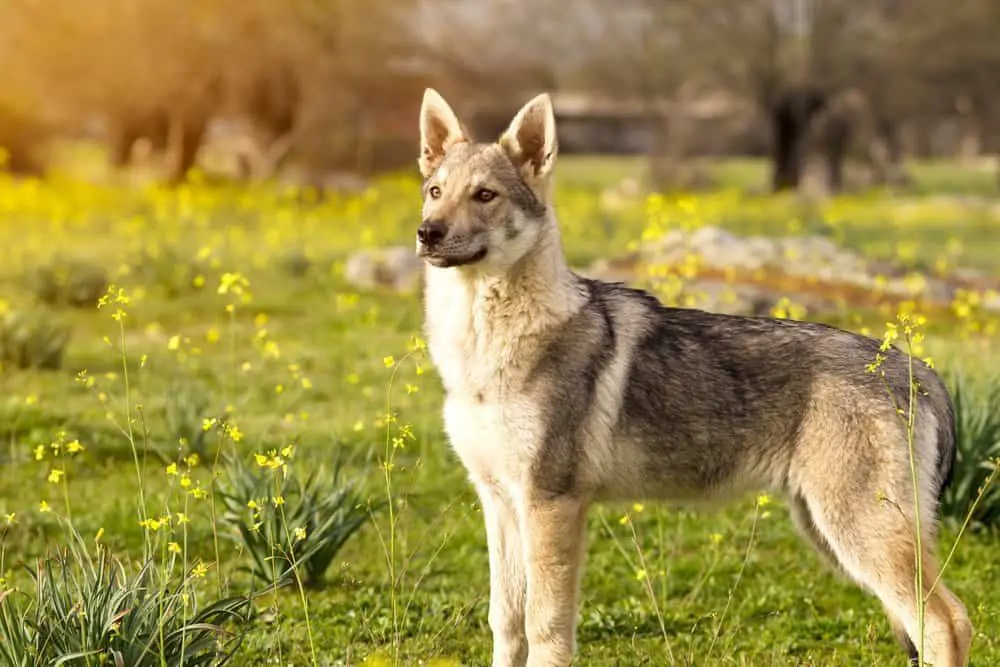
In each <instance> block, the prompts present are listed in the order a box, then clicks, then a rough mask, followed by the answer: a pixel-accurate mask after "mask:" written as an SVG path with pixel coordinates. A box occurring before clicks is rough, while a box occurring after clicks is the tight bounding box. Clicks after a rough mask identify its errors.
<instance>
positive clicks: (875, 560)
mask: <svg viewBox="0 0 1000 667" xmlns="http://www.w3.org/2000/svg"><path fill="white" fill-rule="evenodd" d="M854 472H857V471H854ZM867 474H868V473H859V474H857V475H853V474H852V471H849V470H835V471H830V473H829V476H828V477H827V478H826V480H825V481H823V482H820V483H817V484H816V485H815V488H811V489H810V488H803V489H801V494H802V497H803V498H804V503H805V506H806V508H807V509H808V511H809V516H810V517H811V519H812V525H813V526H814V527H815V529H816V531H817V532H818V533H819V535H821V536H822V537H823V538H824V540H825V542H826V544H827V545H828V546H829V551H830V553H832V554H833V555H834V556H835V558H836V560H837V562H838V563H839V564H840V566H841V567H842V568H843V569H844V571H845V572H847V573H848V574H849V575H850V576H851V577H852V578H853V579H854V580H855V581H857V582H858V583H859V584H861V585H862V586H863V587H865V588H867V589H868V590H870V591H871V592H873V593H874V594H875V595H876V596H878V598H879V599H880V600H881V601H882V604H883V605H884V606H885V608H886V611H887V612H888V615H889V618H890V621H891V623H892V625H893V627H894V629H896V631H897V632H900V630H902V631H904V632H905V635H906V637H907V638H908V639H909V644H906V643H905V642H904V646H905V647H906V648H907V651H908V653H909V654H910V657H911V659H912V657H913V654H914V653H915V652H916V651H917V650H919V648H920V647H921V646H922V647H923V650H924V658H923V659H924V661H925V662H929V663H930V664H933V665H934V666H935V667H963V666H964V665H965V662H966V660H967V657H968V650H969V644H970V643H971V640H972V626H971V624H970V622H969V618H968V615H967V613H966V611H965V608H964V606H963V605H962V603H961V602H959V601H958V598H956V597H955V596H954V594H952V593H951V591H949V590H948V589H947V588H945V586H944V584H943V583H942V582H940V581H937V573H938V569H937V567H936V564H935V561H934V556H933V553H932V551H931V545H930V544H929V543H927V542H926V541H923V543H922V544H921V549H920V550H921V563H920V567H921V568H922V575H923V577H922V579H923V590H922V592H921V596H922V597H923V598H924V600H925V603H924V614H923V619H922V628H921V619H920V612H919V609H918V598H917V593H916V587H915V581H916V573H917V567H918V565H917V561H916V557H915V554H916V553H917V550H916V536H915V533H914V528H913V521H912V519H911V518H910V516H911V515H912V512H910V511H908V509H909V508H908V507H906V504H905V502H900V501H888V502H887V501H879V500H877V499H876V495H877V491H876V490H875V489H871V490H870V493H861V494H859V493H857V489H856V488H851V487H852V486H853V485H854V484H857V483H859V482H861V483H862V484H863V481H862V480H864V479H865V475H867ZM834 480H836V481H834ZM837 486H839V487H840V488H833V487H837ZM824 487H825V488H824ZM849 488H851V491H850V492H847V491H846V489H849ZM901 497H902V496H901ZM924 509H925V511H926V512H928V513H930V512H931V511H932V508H929V507H928V508H924ZM922 523H923V522H922ZM931 533H932V531H929V530H923V531H922V533H921V537H922V538H923V537H924V535H925V534H926V536H927V537H930V535H931ZM935 583H936V585H935ZM932 586H933V590H932V589H931V587H932ZM921 630H922V631H923V641H921V637H920V635H921Z"/></svg>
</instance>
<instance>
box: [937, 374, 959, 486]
mask: <svg viewBox="0 0 1000 667" xmlns="http://www.w3.org/2000/svg"><path fill="white" fill-rule="evenodd" d="M934 385H935V389H936V390H937V391H934V392H932V393H931V396H930V399H931V401H932V402H933V406H934V417H935V418H936V419H937V430H938V432H937V472H938V488H937V500H938V502H940V501H941V496H943V495H944V492H945V489H947V488H948V485H949V484H951V479H952V476H953V474H954V471H955V457H956V447H957V445H958V425H957V423H956V420H955V401H954V399H953V398H952V395H951V392H950V391H948V387H947V386H946V385H945V383H944V382H943V381H942V380H941V379H940V378H937V382H935V383H934ZM959 400H961V397H960V398H959Z"/></svg>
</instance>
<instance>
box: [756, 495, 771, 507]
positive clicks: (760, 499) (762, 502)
mask: <svg viewBox="0 0 1000 667" xmlns="http://www.w3.org/2000/svg"><path fill="white" fill-rule="evenodd" d="M770 503H771V497H770V496H768V495H767V494H766V493H762V494H760V495H759V496H757V506H758V507H766V506H767V505H769V504H770Z"/></svg>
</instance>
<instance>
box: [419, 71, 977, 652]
mask: <svg viewBox="0 0 1000 667" xmlns="http://www.w3.org/2000/svg"><path fill="white" fill-rule="evenodd" d="M420 135H421V139H420V141H421V147H420V155H419V157H418V159H417V162H418V165H419V169H420V173H421V174H422V176H423V179H424V181H423V186H422V193H423V211H422V214H423V215H422V220H421V223H420V225H419V227H418V228H417V231H416V236H417V238H416V253H417V255H418V256H419V257H420V258H422V260H423V262H424V264H425V275H424V295H423V300H424V310H425V329H426V335H427V343H428V351H429V354H430V356H431V360H432V362H433V364H434V366H435V368H436V369H437V371H438V374H439V376H440V378H441V381H442V384H443V386H444V389H445V395H446V397H445V401H444V410H443V417H444V423H445V430H446V433H447V436H448V438H449V440H450V443H451V446H452V447H453V449H454V450H455V452H456V453H457V455H458V457H459V458H460V459H461V461H462V463H463V465H464V466H465V468H466V469H467V471H468V475H469V478H470V480H471V482H472V484H473V485H474V486H475V489H476V492H477V493H478V496H479V498H480V501H481V505H482V510H483V515H484V519H485V524H486V536H487V542H488V549H489V566H490V601H489V626H490V629H491V631H492V635H493V656H492V664H493V666H494V667H507V666H513V665H529V666H530V667H543V666H545V667H549V666H557V665H558V666H561V665H567V664H570V663H571V662H572V660H573V656H574V654H575V651H576V640H575V636H576V619H577V614H578V606H579V590H580V573H581V569H582V564H583V559H584V541H585V540H584V538H585V526H586V515H587V509H588V507H589V506H590V505H591V504H592V503H594V502H600V501H609V500H615V501H638V500H645V499H662V500H669V501H680V502H684V501H703V500H708V501H713V500H725V499H728V498H733V497H736V496H739V495H741V494H745V493H750V492H752V491H763V490H767V491H770V492H775V493H781V494H783V495H784V497H786V498H787V500H788V503H789V506H790V508H791V514H792V516H793V519H794V520H795V523H796V524H797V525H798V527H799V528H800V529H801V532H802V533H803V534H804V535H805V537H806V538H807V539H808V540H809V541H811V542H812V544H813V545H814V546H815V547H816V548H817V549H818V550H819V551H820V552H821V554H822V555H824V556H825V557H826V558H827V559H829V560H830V561H831V562H832V563H834V564H835V565H836V566H837V567H838V568H840V569H841V570H842V571H843V572H844V573H846V574H847V575H848V576H849V577H851V578H852V579H853V580H854V581H856V582H857V583H858V584H860V585H861V586H863V587H864V588H866V589H867V590H869V591H870V592H871V593H873V594H874V595H875V596H877V597H878V599H879V600H880V601H881V602H882V604H883V605H884V607H885V610H886V612H887V615H888V617H889V619H890V622H891V624H892V626H893V629H894V632H895V633H896V634H897V635H898V636H899V638H900V640H901V642H902V643H903V645H904V647H905V649H906V650H907V651H908V653H909V655H910V658H911V659H914V658H916V657H917V648H916V647H919V646H921V645H923V646H924V647H925V655H924V656H921V657H922V658H923V659H924V660H925V661H928V662H930V663H932V664H934V665H935V667H960V666H961V665H964V664H965V663H966V660H967V656H968V652H969V647H970V644H971V641H972V625H971V623H970V621H969V617H968V614H967V612H966V609H965V607H964V606H963V604H962V602H961V601H960V600H959V599H958V598H957V597H956V596H955V595H954V594H953V593H951V592H950V591H949V590H948V589H947V588H945V586H944V585H943V584H942V583H941V582H937V584H936V586H933V589H932V583H933V582H935V581H936V579H937V574H938V570H937V569H936V566H935V564H934V562H935V561H934V558H933V544H934V541H935V538H936V536H935V533H936V507H937V504H938V502H939V497H940V493H941V491H942V489H943V488H944V486H945V485H946V484H947V482H948V478H949V476H950V470H951V466H952V464H953V462H954V457H955V420H954V411H953V405H952V401H951V398H950V396H949V394H948V391H947V389H946V387H945V385H944V384H943V383H942V381H941V380H940V378H939V377H938V375H937V374H936V373H935V372H934V371H933V370H932V369H931V368H930V367H929V366H927V365H926V364H924V363H922V362H918V361H916V360H914V361H913V377H914V380H915V381H916V382H917V383H918V386H919V394H920V395H919V398H918V400H917V402H916V404H915V408H914V409H915V411H916V414H915V425H914V428H913V442H912V448H913V460H914V461H915V466H916V471H917V474H916V479H917V482H918V493H917V495H918V497H919V506H917V505H916V503H915V501H914V497H913V496H914V491H913V483H912V478H913V477H912V476H911V467H910V461H911V459H910V454H909V451H910V447H909V444H908V437H907V432H908V429H907V428H906V425H905V423H904V420H903V419H902V418H901V417H900V415H899V413H898V411H897V407H896V404H894V399H893V398H892V396H891V395H890V391H891V392H892V394H894V395H895V396H896V397H897V399H896V400H901V401H902V405H904V406H905V405H906V400H907V398H906V397H907V395H908V393H907V392H908V390H909V388H910V386H911V385H910V378H909V364H910V360H909V359H908V357H907V356H906V355H905V354H904V353H903V352H902V351H900V350H899V349H897V348H895V347H890V348H889V349H888V350H886V351H884V352H883V356H884V357H885V358H884V361H883V362H882V365H881V369H880V370H881V371H882V372H881V373H872V372H868V370H866V366H867V365H868V364H869V363H871V362H872V360H873V359H874V358H875V356H876V354H877V353H878V352H879V349H880V343H879V341H876V340H873V339H871V338H867V337H864V336H860V335H856V334H853V333H850V332H847V331H842V330H839V329H836V328H833V327H827V326H824V325H820V324H815V323H806V322H796V321H789V320H778V319H771V318H763V317H761V318H749V317H737V316H727V315H718V314H712V313H707V312H704V311H700V310H696V309H684V308H668V307H665V306H664V305H662V304H661V303H660V302H659V301H658V300H656V299H655V298H654V297H653V296H651V295H649V294H647V293H645V292H642V291H639V290H636V289H631V288H628V287H626V286H624V285H622V284H618V283H607V282H601V281H597V280H590V279H586V278H583V277H581V276H579V275H577V274H575V273H574V272H573V271H572V270H571V269H570V268H569V266H568V264H567V262H566V259H565V256H564V252H563V249H562V244H561V240H560V233H559V227H558V224H557V221H556V216H555V211H554V205H553V192H552V190H553V188H552V180H553V169H554V167H555V163H556V156H557V141H556V123H555V115H554V112H553V108H552V103H551V100H550V98H549V96H548V95H547V94H542V95H539V96H537V97H535V98H533V99H532V100H530V101H529V102H528V103H527V104H525V105H524V106H523V107H522V108H521V109H520V110H519V111H518V112H517V114H516V115H515V116H514V118H513V120H512V121H511V123H510V125H509V127H508V129H507V130H506V131H505V132H504V133H503V134H502V135H501V137H500V139H499V140H498V141H497V142H496V143H476V142H475V141H473V139H472V138H471V137H470V135H469V133H468V131H467V130H466V128H465V127H464V126H463V125H462V123H460V122H459V120H458V118H457V117H456V115H455V113H454V111H453V110H452V108H451V107H450V106H449V105H448V103H447V102H446V101H445V100H444V99H443V98H442V97H441V95H440V94H438V93H437V92H435V91H434V90H433V89H427V90H426V91H425V93H424V97H423V103H422V106H421V111H420ZM917 509H919V517H920V527H919V531H920V535H921V538H922V539H921V541H920V544H921V549H922V552H923V553H922V557H923V558H922V563H923V565H922V567H923V582H924V589H925V590H924V591H922V592H921V595H922V596H923V597H925V598H926V612H925V623H924V628H925V632H924V637H925V639H924V641H923V642H922V643H921V642H920V641H919V639H918V634H919V633H918V611H917V606H918V605H917V597H916V592H915V583H914V582H915V575H916V567H917V565H916V560H915V553H916V546H917V540H916V531H915V517H916V516H917Z"/></svg>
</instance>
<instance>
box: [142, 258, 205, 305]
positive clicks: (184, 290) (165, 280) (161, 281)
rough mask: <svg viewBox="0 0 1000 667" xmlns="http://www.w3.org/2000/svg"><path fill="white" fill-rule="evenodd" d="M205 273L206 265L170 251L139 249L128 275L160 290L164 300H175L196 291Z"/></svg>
mask: <svg viewBox="0 0 1000 667" xmlns="http://www.w3.org/2000/svg"><path fill="white" fill-rule="evenodd" d="M208 271H209V268H208V266H207V264H206V263H204V262H202V261H200V260H198V259H192V258H189V257H185V256H184V255H182V254H181V253H180V252H178V251H177V250H175V249H173V248H162V249H156V250H155V251H154V250H150V249H145V250H143V251H142V253H141V255H140V256H139V259H138V260H137V261H136V262H135V263H134V265H133V268H132V275H133V276H135V278H136V279H137V280H138V281H140V282H141V283H142V284H143V285H145V286H147V287H149V288H153V289H158V290H160V291H161V292H162V293H163V295H164V296H165V297H166V298H168V299H176V298H178V297H180V296H183V295H185V294H190V293H192V292H195V291H197V290H199V289H200V288H201V287H202V286H203V285H204V282H205V280H206V276H207V274H208Z"/></svg>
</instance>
